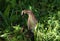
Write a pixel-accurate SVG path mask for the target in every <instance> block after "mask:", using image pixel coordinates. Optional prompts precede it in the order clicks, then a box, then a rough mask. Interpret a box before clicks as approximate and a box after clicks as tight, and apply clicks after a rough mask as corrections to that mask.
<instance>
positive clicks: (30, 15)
mask: <svg viewBox="0 0 60 41" xmlns="http://www.w3.org/2000/svg"><path fill="white" fill-rule="evenodd" d="M24 14H27V15H28V20H27V27H28V30H30V31H32V32H33V31H34V29H35V27H36V25H37V23H38V21H37V19H36V17H35V15H34V14H33V12H32V11H31V10H22V12H21V15H24Z"/></svg>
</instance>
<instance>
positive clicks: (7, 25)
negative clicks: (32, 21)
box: [0, 0, 60, 41]
mask: <svg viewBox="0 0 60 41" xmlns="http://www.w3.org/2000/svg"><path fill="white" fill-rule="evenodd" d="M23 9H28V10H31V11H32V12H33V13H34V15H35V17H36V18H37V20H38V27H37V29H36V33H35V34H36V35H35V36H34V37H35V38H34V39H35V41H60V0H0V41H28V40H27V38H26V37H25V36H24V33H21V32H20V30H21V28H22V26H23V25H26V23H27V17H28V16H27V15H24V18H22V16H21V11H22V10H23ZM23 19H24V20H23Z"/></svg>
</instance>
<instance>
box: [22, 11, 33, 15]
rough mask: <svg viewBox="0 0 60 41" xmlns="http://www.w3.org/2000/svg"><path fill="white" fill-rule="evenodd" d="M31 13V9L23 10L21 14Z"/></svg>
mask: <svg viewBox="0 0 60 41" xmlns="http://www.w3.org/2000/svg"><path fill="white" fill-rule="evenodd" d="M31 13H32V11H31V10H22V12H21V15H24V14H31Z"/></svg>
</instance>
